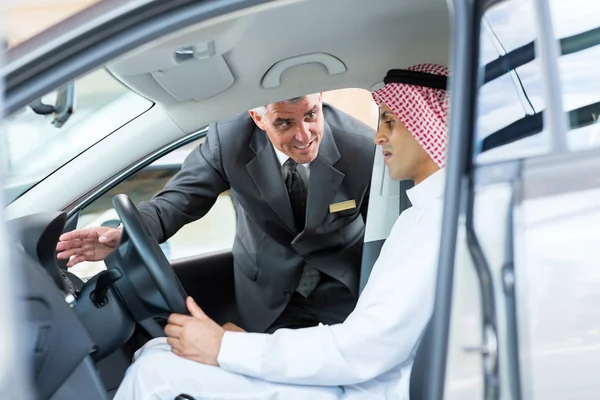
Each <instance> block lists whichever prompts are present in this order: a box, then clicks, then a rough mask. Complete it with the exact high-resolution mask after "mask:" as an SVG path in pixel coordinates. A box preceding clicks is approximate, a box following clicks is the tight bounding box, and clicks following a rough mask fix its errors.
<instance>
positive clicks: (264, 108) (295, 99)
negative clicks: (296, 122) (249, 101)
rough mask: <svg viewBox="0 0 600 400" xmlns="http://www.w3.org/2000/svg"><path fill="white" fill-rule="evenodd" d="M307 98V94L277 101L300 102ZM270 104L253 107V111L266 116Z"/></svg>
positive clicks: (286, 102)
mask: <svg viewBox="0 0 600 400" xmlns="http://www.w3.org/2000/svg"><path fill="white" fill-rule="evenodd" d="M305 98H306V96H299V97H292V98H291V99H287V100H281V101H276V102H275V103H285V104H298V103H300V102H301V101H302V100H304V99H305ZM275 103H271V104H275ZM268 105H269V104H267V105H264V106H260V107H256V108H254V109H252V111H254V112H255V113H257V114H258V115H260V116H261V117H264V116H265V114H266V113H267V106H268Z"/></svg>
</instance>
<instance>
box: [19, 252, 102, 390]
mask: <svg viewBox="0 0 600 400" xmlns="http://www.w3.org/2000/svg"><path fill="white" fill-rule="evenodd" d="M14 248H15V251H14V252H12V254H13V255H15V256H16V257H18V260H19V261H18V264H20V265H22V267H23V268H22V271H23V274H24V279H23V282H25V288H24V290H25V293H24V294H23V295H22V296H21V299H22V304H23V307H24V308H25V309H26V310H27V313H26V315H27V317H28V320H27V325H26V326H27V334H24V335H23V338H24V340H25V341H26V342H27V348H28V352H29V355H28V358H29V359H31V360H33V380H34V382H35V387H36V388H37V395H38V398H39V399H41V400H45V399H50V398H51V397H52V396H53V395H54V394H55V393H56V392H57V391H58V390H61V391H63V392H64V393H72V395H71V396H62V397H61V399H65V400H70V399H73V400H75V399H80V398H81V393H82V392H81V391H78V392H75V391H74V390H70V389H69V388H68V387H69V386H71V385H73V384H77V383H78V382H83V381H84V380H90V381H95V380H97V376H96V372H95V370H94V369H93V368H90V364H89V363H88V362H87V361H86V360H89V354H90V353H91V352H92V351H93V348H94V343H93V342H92V340H91V339H90V337H89V335H88V333H87V330H86V328H85V327H84V325H83V324H82V323H81V321H80V320H79V318H78V317H77V315H76V314H75V313H74V312H73V310H72V309H71V308H70V307H69V305H68V304H67V302H66V301H65V293H64V292H62V291H61V290H60V289H59V288H58V287H57V286H56V283H55V282H54V281H53V280H52V279H51V278H50V276H49V275H48V274H47V273H46V271H45V269H44V268H42V267H41V266H40V265H39V264H37V263H36V262H35V261H34V259H33V257H31V256H30V255H28V254H27V253H26V252H25V250H24V248H23V247H22V246H20V245H19V244H16V245H15V246H14ZM15 264H17V262H15ZM74 375H77V376H79V379H78V380H77V381H72V380H71V379H70V377H71V376H74ZM62 386H64V388H63V389H60V388H61V387H62ZM96 387H97V390H95V391H94V390H92V388H91V387H89V386H86V388H85V398H86V399H104V398H105V393H106V392H105V391H104V389H103V387H102V386H101V385H97V386H96ZM75 394H76V396H75Z"/></svg>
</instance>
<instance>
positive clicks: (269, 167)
mask: <svg viewBox="0 0 600 400" xmlns="http://www.w3.org/2000/svg"><path fill="white" fill-rule="evenodd" d="M250 148H251V149H252V150H253V151H254V153H255V154H256V157H255V158H253V159H252V160H250V162H249V163H248V164H246V170H247V171H248V173H249V174H250V177H251V178H252V180H253V181H254V184H255V185H256V187H257V188H258V190H259V191H260V193H261V195H262V196H263V198H264V199H265V200H266V201H267V204H269V206H270V207H271V208H272V209H273V211H274V212H275V213H276V214H277V216H278V217H279V218H280V219H281V220H282V221H283V223H284V224H285V226H287V228H288V229H289V230H290V232H291V233H292V234H294V235H295V234H296V224H295V223H294V214H293V212H292V206H291V204H290V199H289V197H288V194H287V190H286V188H285V182H284V181H283V176H282V175H281V165H280V164H279V162H278V160H277V156H276V155H275V151H274V150H273V147H272V146H271V143H270V142H269V138H268V137H267V134H266V132H264V131H262V130H261V129H259V128H258V127H255V129H254V133H253V135H252V140H251V142H250Z"/></svg>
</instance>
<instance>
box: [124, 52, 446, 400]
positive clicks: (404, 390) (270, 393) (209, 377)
mask: <svg viewBox="0 0 600 400" xmlns="http://www.w3.org/2000/svg"><path fill="white" fill-rule="evenodd" d="M408 69H409V70H411V71H416V72H422V73H429V74H435V75H443V76H447V75H448V70H447V69H446V68H445V67H443V66H439V65H434V64H419V65H416V66H413V67H410V68H408ZM373 98H374V99H375V101H376V102H377V103H378V104H379V107H380V110H381V124H380V128H379V130H378V132H377V135H376V136H375V142H376V144H377V145H379V146H381V148H382V151H383V155H384V160H385V163H386V165H387V167H388V172H389V175H390V177H391V178H392V179H396V180H401V179H411V180H413V181H414V183H415V186H414V187H413V188H412V189H410V190H408V191H407V194H408V197H409V199H410V201H411V203H412V207H410V208H409V209H407V210H406V211H404V212H403V213H402V214H401V215H400V216H399V218H398V220H397V221H396V223H395V225H394V227H393V229H392V231H391V233H390V235H389V237H388V238H387V240H386V242H385V244H384V246H383V248H382V250H381V253H380V255H379V258H378V259H377V261H376V262H375V265H374V267H373V270H372V273H371V276H370V277H369V280H368V283H367V285H366V286H365V289H364V290H363V292H362V294H361V296H360V298H359V300H358V304H357V306H356V308H355V310H354V311H353V312H352V313H351V314H350V315H349V316H348V318H347V319H346V320H345V321H344V322H343V323H341V324H336V325H332V326H327V325H319V326H317V327H311V328H303V329H296V330H291V329H280V330H277V331H276V332H275V333H273V334H260V333H246V332H243V331H241V330H240V329H235V327H234V328H232V330H225V329H223V328H222V327H221V326H219V325H218V324H216V323H215V322H214V321H212V320H211V319H210V318H208V317H207V316H206V315H205V314H204V313H203V311H202V310H201V309H200V307H199V306H198V305H197V304H195V303H194V301H193V300H192V299H191V298H188V300H187V304H188V309H189V311H190V314H191V316H185V315H179V314H173V315H171V317H170V318H169V324H168V325H167V326H166V328H165V333H166V334H167V338H166V340H165V338H158V339H154V340H152V341H150V342H148V343H147V344H146V345H145V346H143V347H142V348H141V349H140V350H138V352H137V353H136V357H135V361H134V363H133V364H132V365H131V367H130V368H129V369H128V371H127V374H126V376H125V378H124V380H123V382H122V384H121V386H120V388H119V391H118V392H117V394H116V397H115V399H116V400H122V399H127V400H151V399H152V400H155V399H168V400H174V399H175V397H176V396H177V395H179V394H182V393H185V394H186V395H188V396H191V398H194V399H196V400H200V399H318V400H320V399H382V400H383V399H408V396H409V394H408V393H409V387H408V385H409V381H410V379H409V378H410V370H411V367H412V362H413V358H414V352H415V350H416V347H417V344H418V342H419V339H420V337H421V335H422V333H423V331H424V328H425V326H426V324H427V321H428V320H429V318H430V317H431V314H432V311H433V303H434V297H435V284H436V273H437V262H438V253H439V243H440V233H441V221H442V199H443V193H444V181H445V175H444V165H445V148H446V139H447V128H446V127H447V115H448V95H447V93H446V91H445V90H440V89H433V88H430V87H424V86H418V85H415V84H406V83H388V84H386V85H385V86H384V87H383V88H381V89H380V90H378V91H377V92H375V93H373Z"/></svg>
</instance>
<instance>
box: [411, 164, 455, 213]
mask: <svg viewBox="0 0 600 400" xmlns="http://www.w3.org/2000/svg"><path fill="white" fill-rule="evenodd" d="M445 183H446V170H445V168H441V169H439V170H437V171H436V172H434V173H433V174H432V175H430V176H429V177H427V178H425V180H423V181H422V182H421V183H419V184H418V185H416V186H413V187H412V188H410V189H408V190H407V191H406V195H407V196H408V199H409V200H410V202H411V203H412V205H413V206H417V207H418V206H424V205H427V204H428V203H430V202H432V201H433V200H436V199H439V198H441V197H442V196H443V195H444V186H445Z"/></svg>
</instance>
